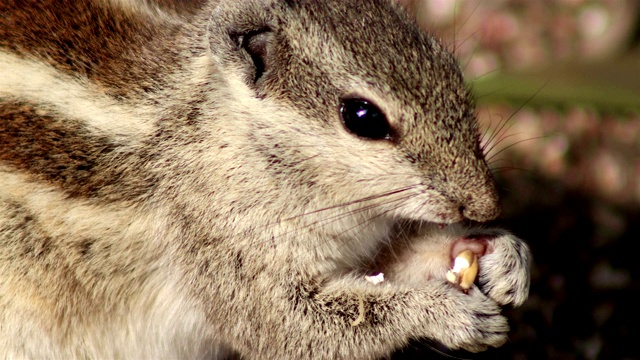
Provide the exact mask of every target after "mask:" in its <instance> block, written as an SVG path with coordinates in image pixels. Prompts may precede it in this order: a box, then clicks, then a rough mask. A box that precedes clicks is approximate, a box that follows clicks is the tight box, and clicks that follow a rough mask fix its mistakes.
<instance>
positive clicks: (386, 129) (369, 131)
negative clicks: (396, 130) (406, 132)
mask: <svg viewBox="0 0 640 360" xmlns="http://www.w3.org/2000/svg"><path fill="white" fill-rule="evenodd" d="M340 115H341V116H342V122H343V123H344V126H345V127H346V128H347V129H348V130H349V131H350V132H351V133H353V134H355V135H357V136H360V137H362V138H367V139H372V140H390V139H392V137H393V136H392V133H393V130H392V129H391V125H389V122H388V121H387V117H386V116H385V115H384V114H383V113H382V111H381V110H380V109H379V108H378V107H377V106H375V105H374V104H373V103H371V102H369V101H368V100H364V99H344V100H342V104H341V105H340Z"/></svg>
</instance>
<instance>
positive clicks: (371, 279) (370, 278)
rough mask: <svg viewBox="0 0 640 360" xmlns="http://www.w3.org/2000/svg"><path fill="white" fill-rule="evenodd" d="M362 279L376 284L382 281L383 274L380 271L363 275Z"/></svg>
mask: <svg viewBox="0 0 640 360" xmlns="http://www.w3.org/2000/svg"><path fill="white" fill-rule="evenodd" d="M364 279H365V280H367V281H368V282H370V283H372V284H373V285H377V284H380V283H381V282H383V281H384V274H383V273H380V274H378V275H373V276H365V277H364Z"/></svg>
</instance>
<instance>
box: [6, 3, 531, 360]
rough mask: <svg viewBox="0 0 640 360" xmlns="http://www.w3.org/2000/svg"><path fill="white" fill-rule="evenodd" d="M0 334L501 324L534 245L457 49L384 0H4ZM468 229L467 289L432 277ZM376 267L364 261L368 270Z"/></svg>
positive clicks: (450, 330)
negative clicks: (481, 123) (509, 206)
mask: <svg viewBox="0 0 640 360" xmlns="http://www.w3.org/2000/svg"><path fill="white" fill-rule="evenodd" d="M0 13H2V16H1V17H0V74H2V75H1V76H0V118H1V120H0V353H1V354H3V356H7V357H8V358H29V359H36V358H68V359H71V358H93V359H107V358H139V359H143V358H146V359H158V358H185V359H203V358H221V357H224V356H226V354H228V353H229V352H233V353H235V354H237V355H238V356H240V357H242V358H248V359H307V358H308V359H344V358H349V359H350V358H355V359H372V358H379V357H384V356H388V355H389V354H390V353H392V352H393V351H394V350H397V349H399V348H401V347H403V346H405V345H406V344H408V342H409V341H410V340H412V339H430V340H433V341H436V342H439V343H441V344H443V345H444V346H446V347H448V348H451V349H465V350H468V351H472V352H478V351H483V350H485V349H487V348H490V347H498V346H500V345H502V344H504V343H505V342H506V341H507V335H508V331H509V328H508V325H507V320H506V318H505V317H504V315H502V314H501V307H502V306H518V305H521V304H522V303H523V302H524V301H525V300H526V298H527V296H528V291H529V272H530V270H529V267H530V262H531V255H530V251H529V248H528V247H527V245H526V244H525V242H523V241H522V240H520V239H519V238H517V237H516V236H514V235H512V234H510V233H509V232H507V231H505V230H502V229H499V228H492V227H489V226H487V225H483V224H482V223H485V222H488V221H490V220H493V219H495V218H496V217H497V216H498V215H499V211H500V210H499V197H498V193H497V190H496V187H495V181H494V178H493V176H492V174H491V171H490V169H489V166H488V165H487V161H486V160H485V157H484V154H483V148H482V146H481V145H480V140H479V131H478V125H477V122H476V119H475V115H474V111H475V110H474V102H473V97H472V96H471V94H470V90H469V89H468V86H467V85H465V82H464V80H463V77H462V74H461V70H460V67H459V65H458V63H457V62H456V60H455V58H454V56H453V55H452V54H451V53H450V52H448V51H447V50H446V48H445V47H444V46H443V45H442V44H441V43H440V42H439V40H437V39H436V38H435V37H433V36H431V35H429V34H428V33H426V32H425V31H424V30H422V29H421V28H420V27H419V26H418V25H417V24H416V22H415V20H414V19H413V18H412V17H411V16H410V15H409V14H407V12H406V11H405V10H404V9H403V8H402V7H401V6H400V5H399V4H396V3H395V2H393V1H391V0H366V1H365V0H326V1H312V0H216V1H204V0H192V1H171V0H158V1H157V2H154V1H152V0H147V1H144V0H140V1H135V0H89V1H70V0H64V1H59V0H58V1H53V0H38V1H29V2H28V3H25V2H24V1H17V0H5V1H2V2H0ZM463 249H471V250H472V251H474V253H475V254H476V255H477V256H478V263H479V276H478V279H477V280H476V282H475V284H474V285H473V286H472V287H471V288H470V289H468V290H464V289H461V288H460V287H459V286H456V284H452V283H450V282H448V281H447V280H446V279H445V273H446V272H447V270H449V269H450V268H451V265H452V262H453V259H454V258H455V256H456V254H457V253H458V252H459V251H461V250H463ZM376 273H383V274H384V275H385V277H386V278H385V280H384V281H383V282H382V283H378V284H374V283H372V282H369V281H367V280H366V276H367V275H373V274H376Z"/></svg>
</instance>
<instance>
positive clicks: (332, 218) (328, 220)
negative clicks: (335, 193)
mask: <svg viewBox="0 0 640 360" xmlns="http://www.w3.org/2000/svg"><path fill="white" fill-rule="evenodd" d="M411 197H413V195H406V196H403V197H400V198H394V199H389V200H387V201H385V202H380V203H375V204H370V205H367V206H364V207H361V208H358V209H355V210H349V211H345V212H342V213H338V214H335V215H332V216H329V217H326V218H323V219H320V220H317V221H314V222H312V223H310V224H306V225H304V226H301V227H299V228H296V229H294V230H291V231H288V232H286V233H284V234H283V235H285V234H289V233H292V232H296V231H300V230H303V229H307V228H313V227H314V226H316V225H320V224H322V225H326V224H327V223H331V222H336V221H339V220H342V219H345V218H349V217H352V216H353V215H354V214H358V213H362V212H366V211H369V210H371V209H375V208H377V207H380V206H384V205H389V204H392V203H395V202H399V201H405V200H406V199H408V198H411Z"/></svg>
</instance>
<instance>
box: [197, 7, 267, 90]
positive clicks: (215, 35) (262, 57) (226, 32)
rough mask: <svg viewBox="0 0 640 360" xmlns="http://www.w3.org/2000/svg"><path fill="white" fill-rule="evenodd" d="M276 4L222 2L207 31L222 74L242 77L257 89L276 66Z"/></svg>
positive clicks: (215, 11)
mask: <svg viewBox="0 0 640 360" xmlns="http://www.w3.org/2000/svg"><path fill="white" fill-rule="evenodd" d="M274 23H275V16H274V4H273V3H271V4H270V2H269V1H255V0H241V1H238V0H223V1H221V2H220V3H219V4H218V5H217V6H216V8H215V9H214V11H213V13H212V14H211V20H210V22H209V27H208V32H209V33H208V39H209V46H210V50H211V53H212V55H213V57H214V59H215V61H216V62H217V63H218V65H219V66H220V68H221V70H222V71H225V72H226V73H229V74H230V73H239V74H240V75H241V76H242V78H243V80H244V81H245V82H246V83H247V85H249V86H252V87H253V86H255V85H256V84H258V83H259V81H260V79H261V78H262V77H263V75H264V74H265V73H267V72H268V71H269V69H270V68H271V66H272V64H273V61H274V60H273V57H274V54H273V48H274V41H275V35H274V31H275V27H274Z"/></svg>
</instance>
